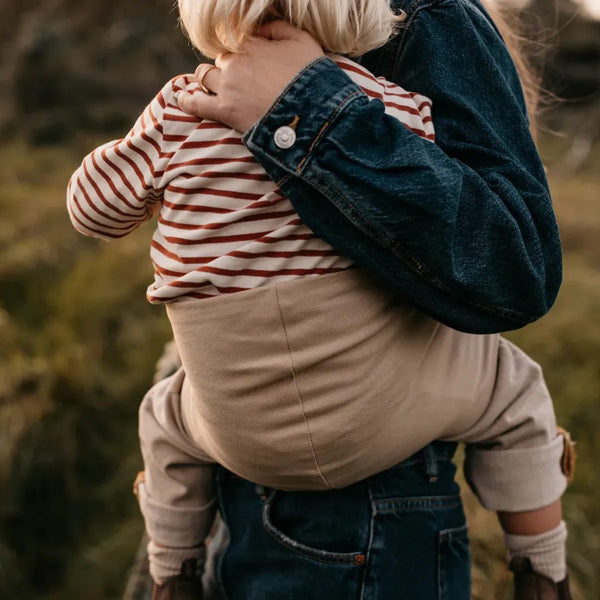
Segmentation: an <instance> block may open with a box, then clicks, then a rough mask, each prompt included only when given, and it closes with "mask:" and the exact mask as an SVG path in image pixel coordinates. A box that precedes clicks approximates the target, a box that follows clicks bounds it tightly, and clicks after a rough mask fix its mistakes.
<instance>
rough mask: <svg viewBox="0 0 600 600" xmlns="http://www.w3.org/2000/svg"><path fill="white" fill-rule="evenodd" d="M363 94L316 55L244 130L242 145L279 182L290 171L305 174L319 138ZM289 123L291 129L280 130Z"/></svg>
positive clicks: (345, 76)
mask: <svg viewBox="0 0 600 600" xmlns="http://www.w3.org/2000/svg"><path fill="white" fill-rule="evenodd" d="M307 90H308V91H307ZM361 96H364V92H363V91H362V89H361V88H360V87H359V86H358V85H356V84H355V83H354V82H353V81H352V80H351V79H350V78H349V77H348V76H347V75H346V74H345V73H344V72H343V71H342V70H341V69H340V68H339V67H338V66H337V65H336V64H335V63H334V62H333V61H332V60H331V59H330V58H328V57H326V56H323V57H321V58H318V59H316V60H315V61H313V62H311V63H309V64H308V65H307V66H306V67H305V68H304V69H303V70H302V71H300V73H298V75H297V76H296V77H295V78H294V79H293V80H292V81H291V82H290V84H289V85H288V86H287V88H286V89H285V90H284V91H283V92H282V93H281V95H280V96H279V98H277V100H276V101H275V103H274V104H273V106H272V107H271V108H270V109H269V111H268V112H267V113H266V114H265V115H264V117H263V118H262V119H261V120H260V121H258V122H257V123H256V124H255V125H253V126H252V127H251V128H250V129H249V130H248V131H247V132H246V134H245V135H244V143H245V144H246V146H247V147H248V149H249V150H250V151H251V152H252V154H253V155H254V156H255V157H256V159H257V160H258V161H259V162H260V163H261V164H263V166H264V165H265V163H267V164H268V165H269V169H268V170H269V174H270V175H271V177H272V178H273V175H277V178H276V181H277V183H279V180H280V179H283V178H284V177H285V176H286V175H288V174H300V173H302V172H303V170H304V169H305V168H306V166H307V164H308V162H309V160H310V157H311V155H312V153H313V152H314V150H315V149H316V148H317V146H318V144H319V142H320V140H322V139H323V137H324V136H325V135H326V134H327V131H328V130H329V129H330V127H331V126H332V125H333V124H334V123H335V122H336V121H337V119H338V118H339V116H340V114H341V113H342V112H343V111H344V109H345V108H346V107H347V106H348V105H349V103H351V102H352V100H354V99H356V98H358V97H361ZM307 99H310V102H307ZM286 127H287V128H291V130H292V132H290V130H289V129H285V130H282V128H286ZM282 134H283V136H284V137H283V139H282ZM274 167H278V168H275V169H274Z"/></svg>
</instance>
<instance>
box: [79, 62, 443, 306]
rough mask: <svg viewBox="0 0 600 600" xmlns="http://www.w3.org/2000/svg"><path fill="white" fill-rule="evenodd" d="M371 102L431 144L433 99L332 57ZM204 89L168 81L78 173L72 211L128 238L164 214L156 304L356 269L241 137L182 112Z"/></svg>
mask: <svg viewBox="0 0 600 600" xmlns="http://www.w3.org/2000/svg"><path fill="white" fill-rule="evenodd" d="M335 60H336V62H337V64H338V65H339V67H340V68H342V69H343V70H344V71H345V72H346V73H347V75H348V76H349V77H350V78H351V79H352V80H353V81H354V82H355V83H356V84H358V85H359V86H360V87H361V88H362V89H363V90H364V92H365V94H367V96H368V97H369V98H370V99H377V100H380V101H382V102H383V104H384V106H385V111H386V113H388V114H389V115H392V116H394V117H395V118H397V119H398V120H399V121H401V122H402V123H403V124H404V125H405V126H406V127H408V128H409V129H411V130H413V131H414V132H415V133H416V134H418V135H420V136H422V137H424V138H425V139H428V140H430V141H434V130H433V123H432V120H431V102H430V101H429V99H428V98H426V97H424V96H421V95H419V94H416V93H412V92H407V91H405V90H404V89H402V88H401V87H399V86H397V85H395V84H393V83H390V82H388V81H386V80H385V79H383V78H376V77H374V76H373V75H372V74H371V73H370V72H369V71H367V70H366V69H364V68H363V67H362V66H360V65H358V64H357V63H355V62H353V61H351V60H349V59H346V58H342V57H335ZM182 90H186V91H189V92H195V93H201V92H199V90H198V87H197V84H196V83H195V82H194V81H193V80H191V78H189V77H188V76H185V75H181V76H179V77H175V78H174V79H172V80H171V81H169V82H168V83H167V84H166V85H165V86H164V87H163V89H162V90H161V91H160V92H159V93H158V95H157V96H156V97H155V98H154V99H153V100H152V102H151V103H150V104H149V105H148V107H147V108H146V109H145V110H144V112H143V113H142V115H141V116H140V117H139V119H138V120H137V122H136V123H135V125H134V127H133V129H132V130H131V131H130V132H129V134H128V135H127V136H126V137H125V138H123V139H120V140H115V141H112V142H109V143H107V144H104V145H103V146H100V147H99V148H96V150H94V151H93V152H91V153H90V154H89V155H88V156H87V157H86V158H85V159H84V160H83V163H82V164H81V166H80V167H79V169H77V171H75V173H74V174H73V176H72V177H71V180H70V182H69V187H68V191H67V207H68V211H69V215H70V218H71V221H72V223H73V225H74V226H75V228H76V229H77V230H78V231H80V232H81V233H83V234H85V235H89V236H92V237H98V238H102V239H105V240H113V239H116V238H120V237H123V236H125V235H127V234H128V233H130V232H131V231H133V230H134V229H136V228H137V227H139V226H140V225H141V224H142V223H144V222H146V221H148V220H149V219H150V218H151V217H152V216H153V215H154V214H155V213H158V222H157V227H156V231H155V233H154V236H153V239H152V247H151V251H150V256H151V259H152V262H153V264H154V282H153V283H152V284H151V285H150V286H149V288H148V292H147V297H148V300H149V301H150V302H152V303H160V302H168V301H172V300H175V299H177V298H179V297H182V296H185V297H192V298H208V297H212V296H215V295H218V294H224V293H231V292H238V291H243V290H247V289H251V288H255V287H258V286H261V285H266V284H269V283H279V282H282V281H286V280H288V279H292V278H295V277H303V276H313V275H321V274H327V273H335V272H338V271H341V270H343V269H347V268H349V267H351V266H352V263H351V261H350V260H349V259H347V258H346V257H344V256H341V255H340V254H338V253H337V252H336V251H335V249H334V248H332V247H331V246H330V245H329V244H327V243H326V242H325V241H324V240H322V239H320V238H318V237H317V236H316V235H315V234H314V233H313V232H312V231H311V230H310V229H309V228H308V227H307V226H306V225H304V223H302V221H301V220H300V218H299V217H298V215H297V214H296V212H295V211H294V208H293V206H292V204H291V202H290V201H289V200H288V199H287V198H286V197H285V196H284V195H283V193H282V192H281V190H279V189H278V188H277V186H276V184H275V183H273V182H272V181H271V180H270V179H269V177H268V176H267V174H266V172H265V171H264V169H263V168H262V167H261V166H260V165H259V164H258V163H257V162H256V160H255V159H254V158H253V156H252V154H251V153H250V152H249V150H248V149H247V148H246V147H245V146H244V144H243V142H242V135H241V134H240V133H238V132H236V131H234V130H232V129H231V128H229V127H227V126H225V125H223V124H221V123H216V122H214V121H209V120H205V119H198V118H196V117H192V116H190V115H187V114H186V113H184V112H182V111H181V110H180V109H179V108H178V106H177V102H176V93H177V92H181V91H182Z"/></svg>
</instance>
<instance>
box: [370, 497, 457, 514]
mask: <svg viewBox="0 0 600 600" xmlns="http://www.w3.org/2000/svg"><path fill="white" fill-rule="evenodd" d="M374 506H375V509H376V511H377V513H378V514H384V513H390V512H412V511H415V510H424V509H433V510H436V509H437V510H449V509H452V508H458V507H459V506H461V499H460V496H458V495H456V496H447V497H440V496H419V497H415V498H386V499H384V500H376V501H375V502H374Z"/></svg>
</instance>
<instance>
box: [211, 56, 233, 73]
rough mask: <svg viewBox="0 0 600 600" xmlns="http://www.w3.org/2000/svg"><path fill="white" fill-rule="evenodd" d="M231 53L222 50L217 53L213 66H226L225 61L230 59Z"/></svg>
mask: <svg viewBox="0 0 600 600" xmlns="http://www.w3.org/2000/svg"><path fill="white" fill-rule="evenodd" d="M232 57H233V54H231V52H223V53H222V54H219V56H217V58H215V67H217V68H219V69H223V68H225V67H226V65H227V63H228V62H230V61H231V59H232Z"/></svg>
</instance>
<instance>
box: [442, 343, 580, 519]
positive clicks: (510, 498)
mask: <svg viewBox="0 0 600 600" xmlns="http://www.w3.org/2000/svg"><path fill="white" fill-rule="evenodd" d="M497 365H498V366H497V373H496V378H495V385H494V388H493V391H492V393H491V395H490V396H489V401H488V402H487V404H484V405H482V412H481V416H480V417H479V418H478V419H477V420H476V422H475V423H474V424H473V425H472V426H471V427H469V428H468V429H467V430H465V431H462V432H460V433H459V434H458V435H455V436H452V438H451V439H454V440H457V441H461V442H466V443H467V447H466V452H465V464H464V470H465V476H466V479H467V481H468V482H469V484H470V485H471V487H472V488H473V490H474V492H475V493H476V494H477V496H478V497H479V499H480V501H481V503H482V504H483V505H484V506H485V507H486V508H488V509H490V510H501V511H513V512H514V511H525V510H533V509H537V508H541V507H544V506H548V505H549V504H552V503H553V502H554V501H556V500H557V499H558V498H560V496H561V495H562V494H563V492H564V490H565V488H566V486H567V477H566V476H565V474H564V473H563V470H562V468H561V459H562V457H563V454H564V452H565V451H568V449H566V445H567V444H568V442H567V441H566V440H565V438H564V437H563V436H562V435H559V434H558V433H557V426H556V421H555V415H554V408H553V405H552V399H551V396H550V393H549V392H548V389H547V387H546V384H545V382H544V377H543V374H542V370H541V368H540V366H539V365H538V364H537V363H535V362H534V361H533V360H532V359H531V358H530V357H529V356H527V355H526V354H525V353H524V352H523V351H522V350H521V349H520V348H518V347H516V346H515V345H514V344H512V343H511V342H509V341H508V340H506V339H504V338H500V344H499V346H498V362H497Z"/></svg>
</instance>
